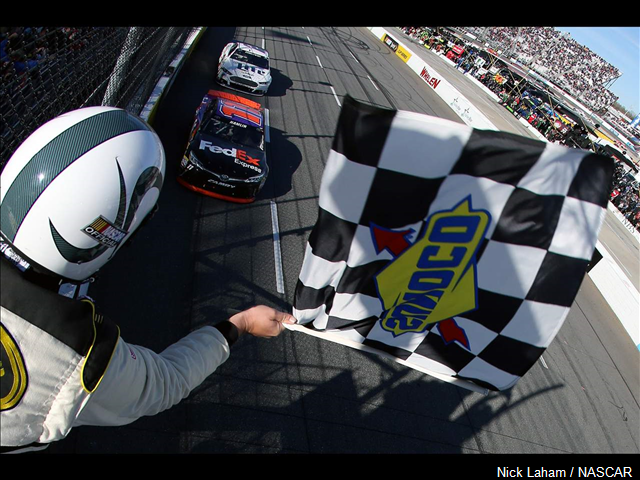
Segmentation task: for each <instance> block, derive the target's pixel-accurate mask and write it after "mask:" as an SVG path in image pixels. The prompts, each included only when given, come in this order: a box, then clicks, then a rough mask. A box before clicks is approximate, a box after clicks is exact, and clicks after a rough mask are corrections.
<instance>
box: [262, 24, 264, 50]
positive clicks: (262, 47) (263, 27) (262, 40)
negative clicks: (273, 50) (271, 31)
mask: <svg viewBox="0 0 640 480" xmlns="http://www.w3.org/2000/svg"><path fill="white" fill-rule="evenodd" d="M263 28H264V27H263ZM262 49H263V50H264V38H263V39H262Z"/></svg>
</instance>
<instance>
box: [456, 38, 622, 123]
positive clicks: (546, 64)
mask: <svg viewBox="0 0 640 480" xmlns="http://www.w3.org/2000/svg"><path fill="white" fill-rule="evenodd" d="M462 30H463V31H466V32H468V33H472V34H473V35H475V36H476V37H477V38H478V39H479V40H480V41H483V42H487V43H488V44H489V45H491V46H492V47H493V48H494V49H496V50H501V51H502V52H503V53H504V54H506V55H509V56H511V57H512V58H514V59H515V60H516V61H518V62H520V63H522V64H523V65H527V66H528V67H530V68H532V69H533V70H535V71H537V72H538V73H539V74H540V75H542V76H543V77H545V78H547V79H548V80H549V81H551V82H552V83H554V84H556V85H558V86H560V87H562V88H563V89H565V90H566V91H567V92H568V93H570V94H571V95H573V96H574V97H575V98H577V99H578V100H580V101H582V102H583V103H584V104H585V105H587V106H588V107H590V108H591V109H593V110H594V111H604V110H606V109H607V108H608V107H609V106H611V105H613V104H614V103H615V102H616V101H617V100H618V97H616V96H615V95H614V94H613V93H612V92H611V91H610V90H608V88H607V86H608V85H610V84H611V82H613V81H614V80H615V79H616V78H618V77H620V75H621V74H622V73H621V72H620V71H619V70H618V69H617V68H616V67H614V66H613V65H611V64H609V63H608V62H607V61H605V60H604V59H603V58H602V57H600V56H599V55H598V54H596V53H595V52H593V51H591V50H590V49H589V48H587V47H585V46H584V45H581V44H580V43H578V42H576V41H575V40H574V39H572V38H571V37H570V36H569V35H568V34H567V33H563V32H560V31H559V30H556V29H555V28H553V27H468V28H467V27H462Z"/></svg>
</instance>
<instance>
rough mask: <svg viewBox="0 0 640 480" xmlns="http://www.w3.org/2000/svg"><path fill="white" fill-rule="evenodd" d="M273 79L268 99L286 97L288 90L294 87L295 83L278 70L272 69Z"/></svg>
mask: <svg viewBox="0 0 640 480" xmlns="http://www.w3.org/2000/svg"><path fill="white" fill-rule="evenodd" d="M271 79H272V80H271V86H270V87H269V90H268V91H267V96H268V97H284V96H285V95H286V93H287V90H289V89H290V88H291V87H292V86H293V81H292V80H291V79H290V78H289V77H287V76H286V75H284V74H283V73H282V72H281V71H280V70H278V69H277V68H273V67H271Z"/></svg>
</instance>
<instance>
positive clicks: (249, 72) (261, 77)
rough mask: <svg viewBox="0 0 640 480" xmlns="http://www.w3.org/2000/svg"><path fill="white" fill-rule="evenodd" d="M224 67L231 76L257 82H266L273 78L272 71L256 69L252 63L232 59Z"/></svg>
mask: <svg viewBox="0 0 640 480" xmlns="http://www.w3.org/2000/svg"><path fill="white" fill-rule="evenodd" d="M223 66H224V68H225V69H226V70H228V71H229V72H230V73H231V75H236V76H238V77H244V78H249V79H251V80H253V81H255V82H266V81H268V79H269V78H270V77H271V73H270V71H269V70H268V69H266V68H260V67H256V66H255V65H251V64H250V63H246V62H239V61H237V60H233V59H231V58H229V59H227V60H226V61H225V63H224V65H223Z"/></svg>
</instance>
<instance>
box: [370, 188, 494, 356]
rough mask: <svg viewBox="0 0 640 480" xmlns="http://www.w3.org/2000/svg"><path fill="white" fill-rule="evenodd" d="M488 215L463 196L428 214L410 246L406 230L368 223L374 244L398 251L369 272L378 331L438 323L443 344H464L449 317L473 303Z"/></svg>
mask: <svg viewBox="0 0 640 480" xmlns="http://www.w3.org/2000/svg"><path fill="white" fill-rule="evenodd" d="M490 218H491V216H490V215H489V214H488V213H487V212H486V211H482V210H473V209H472V207H471V197H469V198H467V199H465V200H464V201H463V202H461V203H460V204H458V205H457V206H455V207H454V208H453V209H451V210H449V211H446V210H445V211H440V212H436V213H434V214H432V215H431V216H430V217H429V218H428V219H427V222H426V227H425V232H424V234H423V235H422V237H421V238H420V239H419V240H417V241H416V242H415V243H414V244H413V245H410V244H409V243H408V242H407V241H406V240H405V236H404V234H405V233H406V231H404V232H403V231H400V232H394V231H391V230H386V231H385V229H383V228H381V227H378V226H376V225H372V227H371V230H372V235H373V240H374V242H375V244H376V249H377V250H379V248H380V245H385V248H388V249H389V250H390V251H391V253H392V255H394V256H395V255H396V254H397V255H398V258H396V259H395V260H394V261H393V262H391V263H390V264H389V265H388V266H387V267H385V268H384V269H383V270H382V271H381V272H380V273H378V274H377V275H376V277H375V281H376V286H377V290H378V294H379V295H380V299H381V301H382V304H383V307H384V313H383V314H382V316H381V320H380V325H381V326H382V328H383V329H384V330H387V331H389V332H391V333H392V334H393V335H394V336H398V335H402V334H403V333H407V332H423V331H425V329H426V328H427V326H428V325H429V324H432V323H436V322H443V323H441V324H439V325H438V326H439V327H442V328H440V333H441V335H442V337H443V340H444V341H445V342H446V343H449V342H452V341H458V342H460V343H461V344H462V345H464V346H465V347H467V348H468V347H469V344H468V339H467V337H466V334H465V333H464V330H462V329H461V328H460V327H458V326H457V324H456V323H455V321H454V320H453V317H454V316H456V315H459V314H461V313H465V312H468V311H471V310H475V309H476V308H477V298H476V297H477V273H476V265H475V254H476V251H477V250H478V247H479V245H480V241H481V240H482V238H483V237H484V233H485V232H486V230H487V227H488V225H489V222H490ZM390 237H391V239H390ZM394 237H395V238H394ZM391 242H392V243H391ZM403 242H404V245H403Z"/></svg>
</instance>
